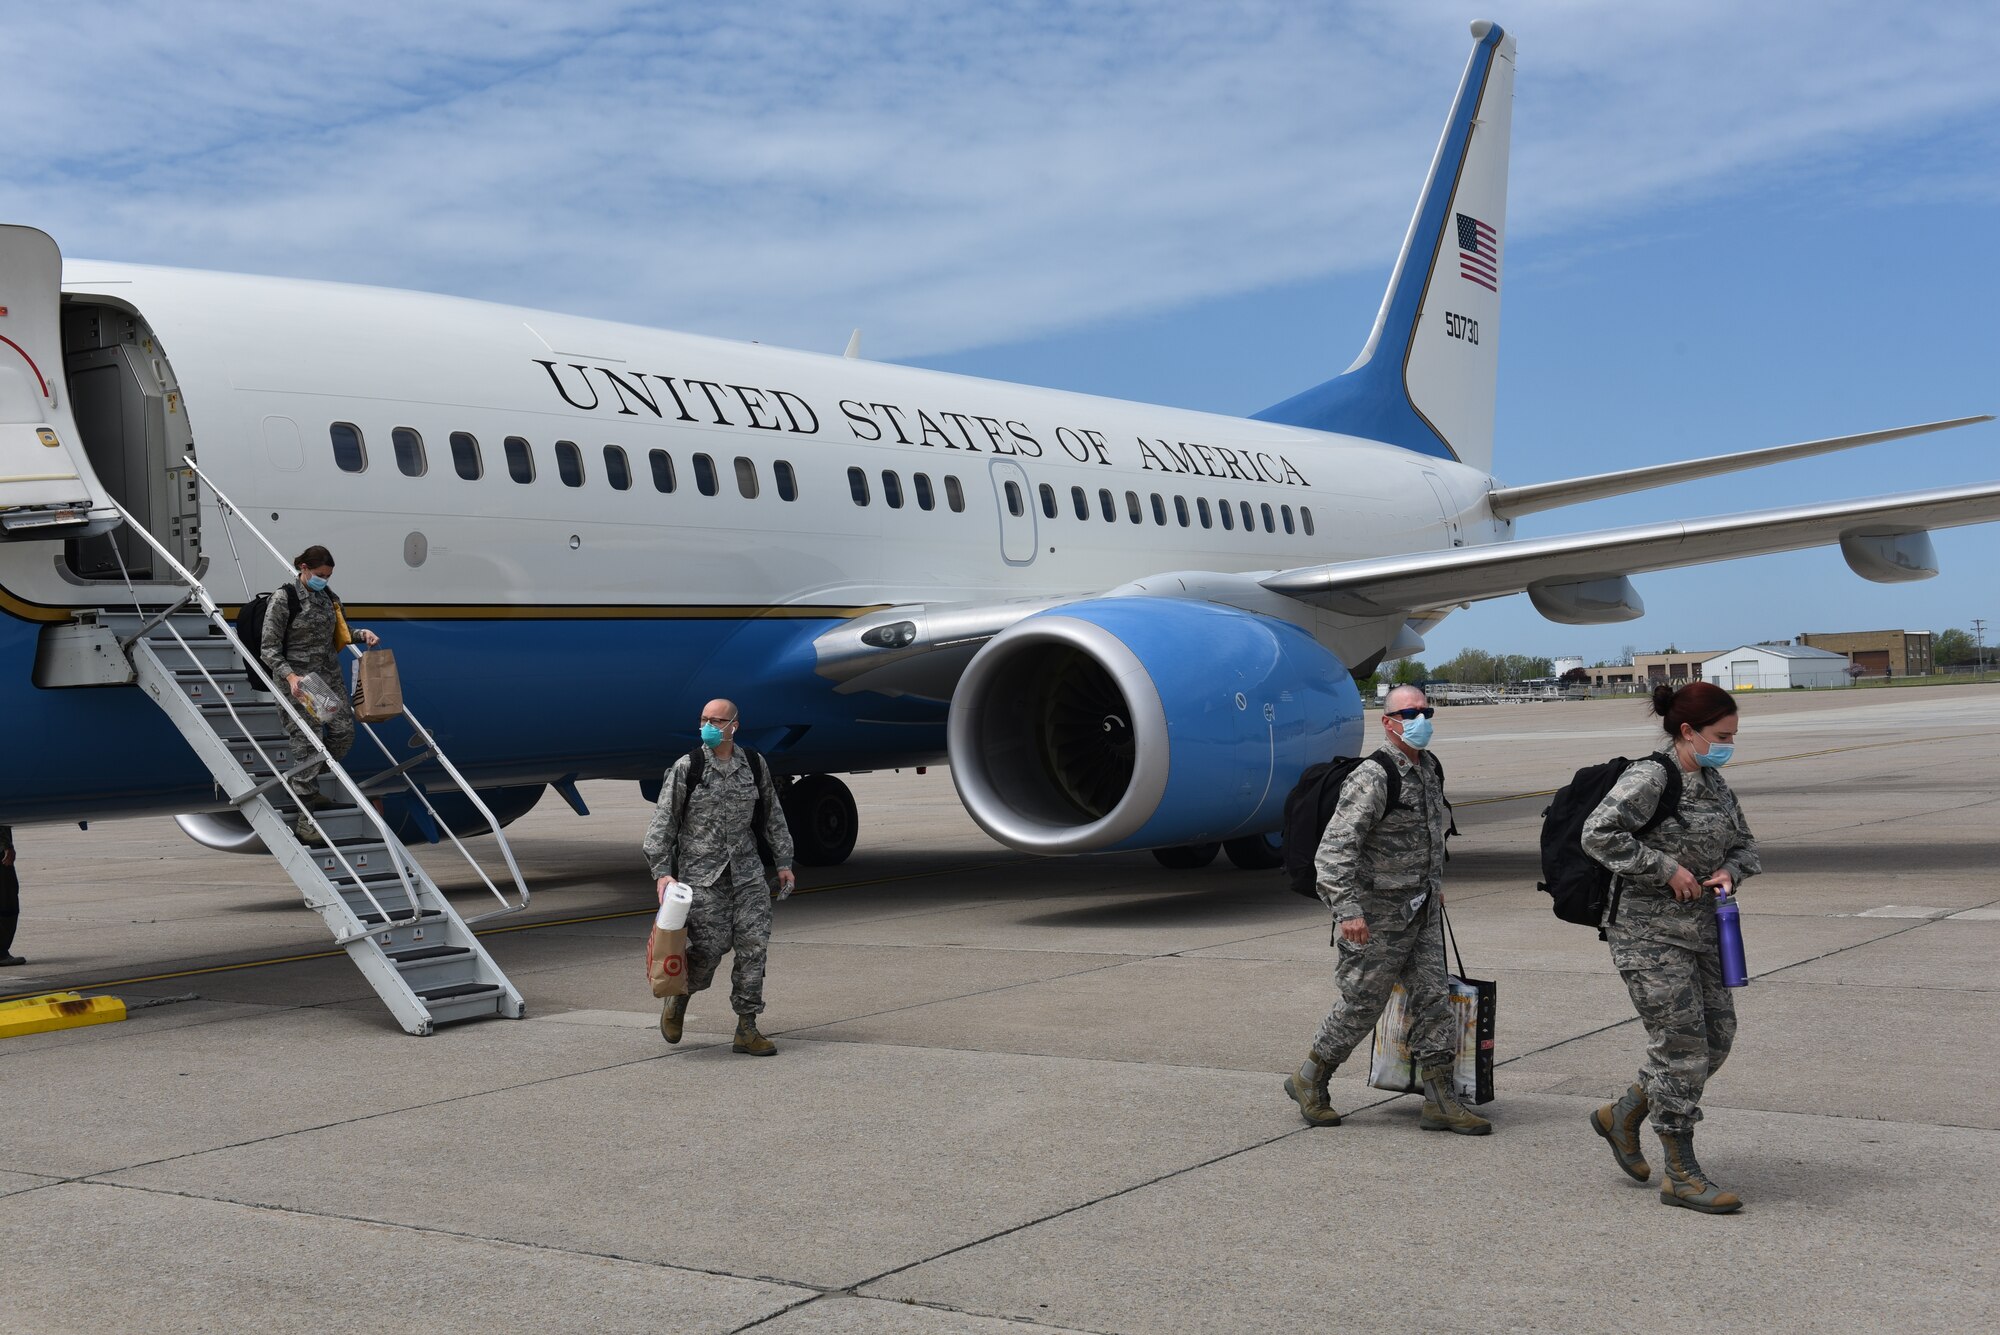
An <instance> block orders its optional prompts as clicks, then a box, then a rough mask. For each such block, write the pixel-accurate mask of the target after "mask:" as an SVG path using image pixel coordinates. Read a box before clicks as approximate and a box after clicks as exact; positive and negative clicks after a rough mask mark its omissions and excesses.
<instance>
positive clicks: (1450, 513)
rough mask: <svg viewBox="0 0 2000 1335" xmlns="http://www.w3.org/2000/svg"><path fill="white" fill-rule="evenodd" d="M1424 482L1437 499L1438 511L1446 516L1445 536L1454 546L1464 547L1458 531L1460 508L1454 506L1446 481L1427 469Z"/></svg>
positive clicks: (1463, 540) (1463, 541)
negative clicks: (1446, 487)
mask: <svg viewBox="0 0 2000 1335" xmlns="http://www.w3.org/2000/svg"><path fill="white" fill-rule="evenodd" d="M1424 482H1425V484H1426V485H1428V486H1429V487H1430V489H1431V495H1433V496H1435V497H1436V498H1437V503H1438V511H1439V513H1441V514H1442V515H1443V516H1444V530H1445V536H1446V537H1447V538H1449V539H1451V545H1452V546H1454V547H1463V546H1464V545H1465V539H1464V538H1463V537H1462V536H1460V534H1459V531H1458V507H1457V506H1456V505H1453V504H1452V502H1451V493H1450V492H1448V491H1446V490H1445V487H1444V479H1443V478H1441V477H1439V476H1438V475H1437V474H1436V473H1433V472H1431V471H1430V470H1429V469H1425V470H1424Z"/></svg>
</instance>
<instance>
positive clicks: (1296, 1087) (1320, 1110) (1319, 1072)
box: [1285, 1052, 1340, 1126]
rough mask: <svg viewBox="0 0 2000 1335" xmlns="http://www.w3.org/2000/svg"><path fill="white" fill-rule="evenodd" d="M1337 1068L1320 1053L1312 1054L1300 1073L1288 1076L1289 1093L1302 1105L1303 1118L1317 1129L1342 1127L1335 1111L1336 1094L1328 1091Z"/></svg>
mask: <svg viewBox="0 0 2000 1335" xmlns="http://www.w3.org/2000/svg"><path fill="white" fill-rule="evenodd" d="M1337 1065H1339V1063H1338V1062H1329V1061H1321V1060H1320V1057H1319V1054H1318V1053H1317V1052H1308V1053H1307V1054H1306V1059H1305V1062H1304V1063H1303V1064H1302V1065H1301V1066H1300V1067H1299V1069H1298V1073H1297V1074H1295V1075H1288V1076H1286V1077H1285V1093H1287V1094H1289V1095H1291V1097H1292V1102H1294V1103H1296V1104H1298V1105H1299V1115H1300V1116H1301V1117H1303V1118H1305V1119H1306V1121H1308V1122H1310V1123H1311V1124H1312V1125H1314V1126H1339V1125H1340V1114H1339V1113H1337V1112H1335V1111H1334V1110H1333V1103H1332V1102H1331V1099H1332V1095H1330V1094H1328V1093H1327V1089H1326V1082H1327V1081H1329V1080H1331V1079H1332V1078H1333V1070H1334V1067H1335V1066H1337Z"/></svg>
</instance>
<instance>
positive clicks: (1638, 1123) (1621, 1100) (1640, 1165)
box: [1590, 1085, 1653, 1182]
mask: <svg viewBox="0 0 2000 1335" xmlns="http://www.w3.org/2000/svg"><path fill="white" fill-rule="evenodd" d="M1648 1110H1649V1105H1648V1104H1647V1102H1646V1091H1645V1090H1644V1089H1643V1088H1641V1087H1640V1086H1638V1085H1634V1086H1632V1088H1630V1089H1628V1090H1626V1091H1625V1092H1624V1093H1623V1094H1621V1095H1619V1096H1618V1102H1616V1103H1607V1104H1605V1105H1604V1106H1603V1107H1602V1108H1599V1109H1598V1110H1597V1111H1596V1112H1594V1113H1592V1114H1591V1115H1590V1129H1591V1130H1592V1131H1595V1132H1596V1133H1597V1134H1598V1135H1600V1136H1603V1137H1604V1141H1605V1143H1606V1144H1607V1145H1609V1146H1611V1157H1612V1158H1614V1159H1616V1160H1617V1161H1618V1166H1619V1167H1620V1168H1622V1169H1624V1170H1625V1176H1627V1177H1629V1178H1631V1179H1632V1180H1633V1181H1634V1182H1644V1181H1645V1180H1646V1179H1647V1178H1649V1177H1651V1176H1652V1175H1653V1166H1652V1165H1651V1164H1649V1163H1647V1162H1646V1152H1645V1150H1644V1149H1642V1148H1641V1147H1640V1145H1639V1128H1640V1127H1642V1126H1644V1125H1645V1124H1646V1113H1647V1111H1648Z"/></svg>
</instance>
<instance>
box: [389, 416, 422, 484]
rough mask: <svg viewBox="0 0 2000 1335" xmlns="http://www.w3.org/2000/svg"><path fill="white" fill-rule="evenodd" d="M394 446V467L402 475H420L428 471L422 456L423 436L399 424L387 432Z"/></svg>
mask: <svg viewBox="0 0 2000 1335" xmlns="http://www.w3.org/2000/svg"><path fill="white" fill-rule="evenodd" d="M389 440H390V442H391V443H392V444H394V445H395V447H396V468H397V471H399V472H400V473H402V475H403V476H404V477H422V476H423V475H424V474H425V473H427V472H429V471H430V464H429V461H427V460H426V459H425V458H424V438H423V437H422V436H420V435H418V434H417V433H416V432H415V431H412V430H411V429H410V428H409V427H406V426H399V427H397V428H396V429H395V430H394V431H391V432H390V433H389Z"/></svg>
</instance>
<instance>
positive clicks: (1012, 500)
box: [1007, 478, 1028, 519]
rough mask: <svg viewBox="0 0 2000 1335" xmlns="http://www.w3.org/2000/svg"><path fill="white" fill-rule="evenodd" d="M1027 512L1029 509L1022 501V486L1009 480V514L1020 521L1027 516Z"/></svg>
mask: <svg viewBox="0 0 2000 1335" xmlns="http://www.w3.org/2000/svg"><path fill="white" fill-rule="evenodd" d="M1027 511H1028V507H1027V505H1026V504H1025V503H1024V502H1023V501H1022V499H1021V484H1020V483H1018V482H1016V481H1014V480H1013V479H1012V478H1009V479H1008V481H1007V513H1008V514H1010V515H1013V516H1014V517H1015V518H1017V519H1018V518H1020V517H1021V516H1022V515H1024V514H1026V513H1027Z"/></svg>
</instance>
